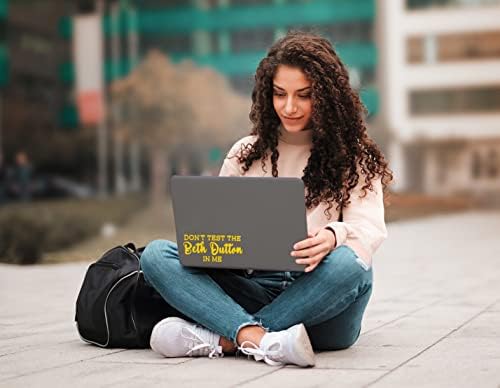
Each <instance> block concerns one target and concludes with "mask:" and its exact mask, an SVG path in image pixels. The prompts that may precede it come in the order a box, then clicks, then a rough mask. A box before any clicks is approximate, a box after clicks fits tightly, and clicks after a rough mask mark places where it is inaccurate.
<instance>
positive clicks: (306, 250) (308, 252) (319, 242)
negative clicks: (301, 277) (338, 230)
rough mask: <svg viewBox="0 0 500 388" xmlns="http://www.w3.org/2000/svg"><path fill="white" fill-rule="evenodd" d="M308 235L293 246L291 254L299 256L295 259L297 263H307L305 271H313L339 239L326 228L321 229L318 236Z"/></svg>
mask: <svg viewBox="0 0 500 388" xmlns="http://www.w3.org/2000/svg"><path fill="white" fill-rule="evenodd" d="M307 235H308V238H307V239H305V240H302V241H299V242H298V243H296V244H295V245H294V246H293V249H294V250H293V251H292V252H291V253H290V255H291V256H294V257H297V259H296V260H295V262H296V263H297V264H307V267H306V269H305V271H306V272H311V271H312V270H313V269H314V268H316V267H317V266H318V264H319V263H321V260H323V258H324V257H325V256H326V255H328V254H329V253H330V252H331V251H332V250H333V249H334V248H335V245H336V244H337V240H336V238H335V234H334V233H333V232H332V231H331V230H328V229H324V228H323V229H320V231H319V232H318V233H317V234H316V236H313V235H312V234H311V233H308V234H307Z"/></svg>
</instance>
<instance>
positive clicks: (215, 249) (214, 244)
mask: <svg viewBox="0 0 500 388" xmlns="http://www.w3.org/2000/svg"><path fill="white" fill-rule="evenodd" d="M206 243H208V248H207V246H206ZM234 243H241V235H234V234H187V233H186V234H184V244H183V245H184V253H185V254H186V255H191V254H207V253H208V249H210V254H211V255H241V254H243V248H242V247H241V246H238V245H235V244H234Z"/></svg>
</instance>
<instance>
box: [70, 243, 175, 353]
mask: <svg viewBox="0 0 500 388" xmlns="http://www.w3.org/2000/svg"><path fill="white" fill-rule="evenodd" d="M143 250H144V248H140V249H136V247H135V245H134V244H132V243H129V244H127V245H124V246H117V247H115V248H113V249H110V250H109V251H107V252H106V253H104V255H103V256H102V257H101V258H100V259H99V260H97V261H96V262H95V263H93V264H91V265H90V266H89V268H88V270H87V273H86V274H85V278H84V280H83V284H82V287H81V289H80V293H79V294H78V299H77V301H76V314H75V321H76V324H77V329H78V333H79V334H80V337H81V338H82V340H83V341H85V342H88V343H91V344H94V345H98V346H101V347H105V348H147V347H149V339H150V337H151V331H152V330H153V327H154V325H155V324H156V323H157V322H159V321H160V320H162V319H163V318H166V317H169V316H182V314H180V313H179V312H178V311H177V310H175V309H174V308H173V307H171V306H170V305H169V304H167V302H165V301H164V300H163V298H162V297H161V296H160V295H159V294H158V293H157V292H156V291H155V290H154V289H153V288H152V287H151V286H150V285H148V284H147V283H146V281H145V280H144V275H143V273H142V271H141V270H140V256H141V253H142V251H143Z"/></svg>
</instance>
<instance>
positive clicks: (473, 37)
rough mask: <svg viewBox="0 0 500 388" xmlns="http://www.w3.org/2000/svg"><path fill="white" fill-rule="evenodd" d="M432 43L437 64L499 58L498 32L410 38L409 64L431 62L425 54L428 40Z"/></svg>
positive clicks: (408, 46)
mask: <svg viewBox="0 0 500 388" xmlns="http://www.w3.org/2000/svg"><path fill="white" fill-rule="evenodd" d="M431 39H432V41H433V42H434V46H433V56H435V59H436V61H437V62H453V61H461V60H476V59H492V58H500V31H491V32H480V33H466V34H453V35H438V36H435V37H411V38H409V39H408V41H407V48H408V50H407V61H408V62H409V63H424V62H433V61H432V60H431V58H429V53H426V45H427V46H428V42H429V40H431Z"/></svg>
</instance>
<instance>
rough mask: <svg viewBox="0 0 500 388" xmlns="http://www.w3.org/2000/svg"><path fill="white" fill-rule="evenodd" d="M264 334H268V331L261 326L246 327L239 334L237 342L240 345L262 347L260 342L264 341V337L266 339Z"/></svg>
mask: <svg viewBox="0 0 500 388" xmlns="http://www.w3.org/2000/svg"><path fill="white" fill-rule="evenodd" d="M264 334H266V331H265V330H264V329H263V328H262V327H261V326H257V325H250V326H245V327H243V328H242V329H240V331H239V332H238V335H237V336H236V342H237V343H238V345H241V344H243V343H244V342H248V343H252V344H254V345H255V346H260V341H261V340H262V337H264ZM244 345H245V344H243V346H244Z"/></svg>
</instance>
